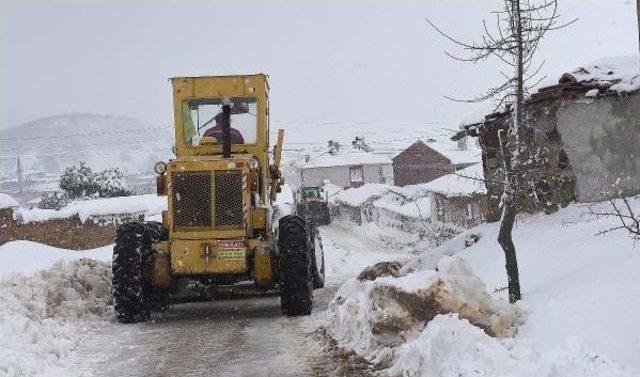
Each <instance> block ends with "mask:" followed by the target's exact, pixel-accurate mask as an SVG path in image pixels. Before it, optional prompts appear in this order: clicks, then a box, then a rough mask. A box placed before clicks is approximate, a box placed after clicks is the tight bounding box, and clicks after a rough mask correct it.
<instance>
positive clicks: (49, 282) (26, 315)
mask: <svg viewBox="0 0 640 377" xmlns="http://www.w3.org/2000/svg"><path fill="white" fill-rule="evenodd" d="M69 253H72V252H71V251H69ZM25 258H26V257H25ZM3 265H4V264H3ZM110 292H111V268H110V265H109V264H108V263H105V262H100V261H95V260H91V259H79V260H74V261H70V262H61V263H56V264H55V265H53V266H52V267H50V268H48V269H46V270H42V271H39V272H37V273H35V274H33V275H29V276H25V275H21V274H12V275H10V276H7V277H3V278H2V279H0V350H1V352H0V375H2V376H8V377H13V376H15V377H18V376H20V377H24V376H37V375H44V376H50V375H52V374H54V373H56V370H57V369H58V368H59V365H60V364H59V363H60V361H61V359H63V358H64V357H66V356H68V355H69V354H70V353H71V352H72V350H73V349H74V348H76V347H77V346H78V345H79V341H80V339H81V337H82V334H84V333H87V332H88V331H90V330H91V329H93V328H95V327H96V325H97V324H96V321H95V319H96V318H104V317H106V316H110V313H111V305H110V295H111V293H110Z"/></svg>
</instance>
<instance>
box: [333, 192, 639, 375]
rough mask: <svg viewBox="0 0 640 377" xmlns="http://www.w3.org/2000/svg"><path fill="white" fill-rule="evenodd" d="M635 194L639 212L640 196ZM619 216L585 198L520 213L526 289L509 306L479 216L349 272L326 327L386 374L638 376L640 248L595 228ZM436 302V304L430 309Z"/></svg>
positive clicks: (493, 244)
mask: <svg viewBox="0 0 640 377" xmlns="http://www.w3.org/2000/svg"><path fill="white" fill-rule="evenodd" d="M630 203H631V207H632V208H633V209H634V210H635V211H636V213H640V196H639V197H636V198H633V199H631V201H630ZM592 206H593V211H597V212H605V211H607V210H609V208H608V206H609V204H608V203H598V204H594V205H592ZM617 225H618V219H616V218H611V217H596V216H594V215H591V214H590V210H589V208H588V207H586V206H584V205H570V206H568V207H567V208H564V209H561V210H560V211H559V212H558V213H556V214H553V215H542V214H540V215H524V216H520V217H519V219H518V221H517V223H516V226H515V229H514V242H515V244H516V247H517V251H518V264H519V267H520V281H521V288H522V293H523V300H522V301H521V302H520V303H519V304H518V305H517V306H516V307H512V306H510V305H508V304H506V291H505V290H504V288H505V287H506V285H507V282H506V276H505V272H504V255H503V253H502V252H501V249H500V246H499V245H498V243H497V241H496V238H497V234H498V227H499V224H498V223H492V224H483V225H481V226H478V227H476V228H473V229H470V230H468V231H465V232H463V233H461V234H460V235H459V236H457V237H455V238H453V239H452V240H451V241H449V242H447V243H445V244H444V245H441V246H440V247H438V248H435V249H430V250H429V251H428V252H426V253H423V255H422V256H421V257H420V259H419V260H417V261H416V260H413V261H409V262H408V263H406V264H405V265H404V266H403V267H402V268H401V270H400V273H389V274H388V275H390V276H385V277H378V278H377V279H375V280H373V281H370V280H366V279H365V280H364V281H358V280H356V279H353V280H349V281H348V282H346V283H345V284H344V285H343V286H342V287H341V288H340V290H339V291H338V292H337V294H336V297H335V298H334V300H333V302H332V303H331V305H330V307H329V311H328V317H329V319H328V322H327V323H328V334H329V335H330V336H331V337H333V339H335V340H336V342H337V344H338V345H339V346H340V347H342V349H344V350H346V351H347V353H348V354H354V355H357V356H360V357H364V358H365V359H366V360H368V361H369V362H370V363H372V364H374V365H375V366H376V367H377V368H379V369H380V370H381V371H382V372H381V374H382V375H387V374H388V375H391V376H398V375H403V376H452V377H453V376H456V377H459V376H487V377H488V376H505V377H506V376H514V377H515V376H525V377H529V376H531V377H534V376H545V377H546V376H548V377H560V376H562V377H565V376H566V377H574V376H598V377H605V376H640V373H638V371H640V358H638V354H639V352H640V326H638V323H637V319H638V313H640V288H639V287H640V275H638V271H640V252H639V250H638V247H637V245H634V241H633V239H631V238H630V237H629V236H628V235H627V234H626V233H625V232H624V231H619V232H611V233H607V234H605V235H602V236H596V234H597V233H598V232H600V231H602V230H606V229H611V228H613V227H615V226H617ZM450 255H454V257H453V258H451V257H449V256H450ZM457 260H463V261H465V262H464V263H463V262H457ZM447 263H448V264H449V266H447ZM470 266H471V267H472V268H473V271H474V273H471V267H470ZM436 268H437V271H436ZM407 272H409V273H408V274H406V275H404V276H402V273H407ZM476 275H477V276H476ZM394 276H399V277H394ZM452 279H453V280H452ZM439 281H442V282H443V283H437V282H439ZM452 281H454V283H453V284H452V283H451V282H452ZM440 286H442V287H443V289H440V288H436V287H440ZM485 286H486V288H485ZM452 287H453V288H452ZM429 292H433V293H432V294H431V295H430V294H429ZM487 292H493V293H492V294H490V295H489V294H488V293H487ZM443 297H444V298H447V299H446V300H441V299H442V298H443ZM429 298H432V301H435V302H437V303H438V305H440V306H441V307H442V308H447V310H441V311H440V312H438V313H434V311H433V310H431V309H430V308H433V307H434V305H433V304H429V305H426V304H425V305H423V304H424V303H426V302H429ZM433 298H435V299H433ZM436 299H437V300H440V301H436ZM421 303H422V304H421ZM442 303H443V304H442ZM415 305H417V307H419V308H420V309H419V310H416V309H415V308H412V306H415ZM420 305H423V306H420ZM485 308H489V310H487V309H485ZM429 310H431V313H432V314H435V315H434V316H432V318H425V313H429ZM415 312H417V313H420V314H419V315H416V314H412V313H415ZM449 312H452V313H453V314H450V313H449ZM492 312H493V313H494V314H493V315H492V314H491V313H492ZM523 312H525V313H526V320H524V316H522V313H523ZM427 317H428V316H427ZM426 319H429V320H428V321H427V320H426ZM523 320H524V321H523ZM512 324H517V326H516V327H515V330H516V331H514V328H513V327H511V325H512ZM487 330H489V331H487ZM512 332H513V336H509V335H510V334H511V333H512ZM491 334H497V335H503V336H504V335H506V336H505V337H501V336H498V337H494V336H490V335H491Z"/></svg>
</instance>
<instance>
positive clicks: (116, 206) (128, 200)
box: [14, 194, 167, 223]
mask: <svg viewBox="0 0 640 377" xmlns="http://www.w3.org/2000/svg"><path fill="white" fill-rule="evenodd" d="M166 209H167V198H166V197H161V196H157V195H151V194H150V195H137V196H123V197H117V198H105V199H95V200H83V201H78V202H73V203H70V204H68V205H67V206H65V207H63V208H62V209H60V210H54V209H40V208H33V209H25V208H20V209H18V210H16V211H15V212H14V217H15V219H16V220H18V221H20V222H22V223H30V222H38V221H47V220H52V219H65V218H69V217H73V216H76V215H77V216H79V217H80V220H81V221H82V222H84V221H85V220H87V219H88V218H91V217H94V216H109V215H113V216H117V215H125V214H138V213H141V214H144V215H145V216H154V215H159V214H161V213H162V211H164V210H166Z"/></svg>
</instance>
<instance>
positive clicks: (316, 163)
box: [294, 138, 393, 188]
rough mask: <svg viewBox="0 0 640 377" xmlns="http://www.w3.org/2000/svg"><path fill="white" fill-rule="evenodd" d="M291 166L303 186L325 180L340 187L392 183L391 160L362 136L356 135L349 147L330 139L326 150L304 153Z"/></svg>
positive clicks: (318, 184)
mask: <svg viewBox="0 0 640 377" xmlns="http://www.w3.org/2000/svg"><path fill="white" fill-rule="evenodd" d="M294 168H295V169H296V170H297V172H296V174H297V175H298V176H299V177H300V182H301V186H302V187H320V186H322V185H324V184H325V183H327V182H329V183H331V184H334V185H337V186H340V187H342V188H349V187H360V186H362V185H364V184H365V183H380V184H387V185H393V168H392V165H391V159H390V158H389V157H388V156H387V155H384V154H376V153H375V152H374V151H373V150H372V148H371V147H369V146H366V144H364V140H362V138H356V140H355V141H354V143H353V145H352V148H350V149H348V150H344V149H343V148H342V147H341V146H340V145H339V144H338V143H336V142H334V141H331V140H330V141H329V150H328V151H326V152H324V153H321V154H319V155H316V156H313V157H311V156H308V155H307V156H305V158H304V160H302V161H297V162H296V163H294Z"/></svg>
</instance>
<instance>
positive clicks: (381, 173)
mask: <svg viewBox="0 0 640 377" xmlns="http://www.w3.org/2000/svg"><path fill="white" fill-rule="evenodd" d="M378 183H383V184H384V183H387V178H385V176H384V169H383V168H382V165H380V166H378Z"/></svg>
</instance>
